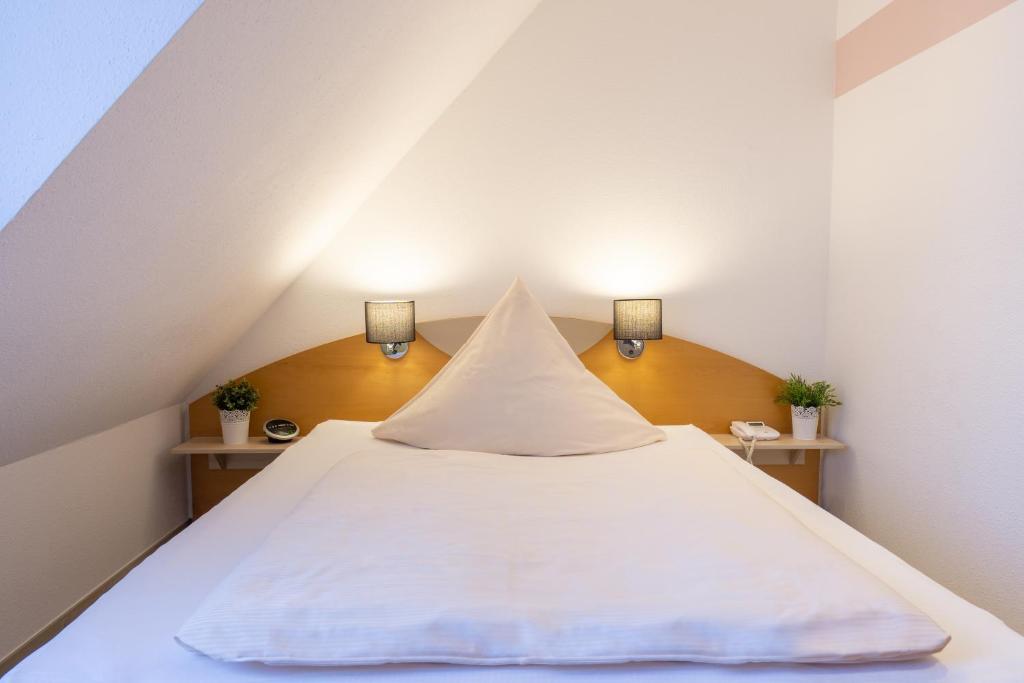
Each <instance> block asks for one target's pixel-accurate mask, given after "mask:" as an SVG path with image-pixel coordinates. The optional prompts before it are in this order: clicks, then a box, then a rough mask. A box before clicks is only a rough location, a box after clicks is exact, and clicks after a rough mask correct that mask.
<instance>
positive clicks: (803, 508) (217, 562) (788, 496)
mask: <svg viewBox="0 0 1024 683" xmlns="http://www.w3.org/2000/svg"><path fill="white" fill-rule="evenodd" d="M373 426H374V425H373V423H366V422H347V421H329V422H325V423H324V424H322V425H321V426H319V427H317V428H316V430H315V431H314V432H313V433H312V434H311V436H310V438H309V439H307V440H305V441H303V442H301V443H299V444H297V445H296V446H294V447H292V448H290V449H288V450H287V451H285V453H284V454H283V455H282V456H281V457H280V458H278V459H277V460H275V461H274V462H273V463H272V464H271V465H270V466H269V467H267V468H266V469H264V470H263V471H262V472H260V473H259V474H258V475H256V476H255V477H253V478H252V479H251V480H249V482H248V483H247V484H245V485H244V486H243V487H241V488H240V489H238V490H237V491H236V492H234V493H233V494H232V495H231V496H230V497H229V498H228V499H227V500H225V501H224V502H223V503H221V504H220V505H218V506H217V507H215V508H214V509H213V510H212V511H210V512H209V513H208V514H206V515H204V516H203V517H202V518H200V519H199V520H197V521H196V522H195V523H194V524H192V525H191V526H190V527H188V528H187V529H186V530H185V531H183V532H182V533H181V534H179V535H178V536H177V537H175V538H174V539H172V540H171V541H170V542H168V543H167V544H166V545H164V546H163V547H162V548H160V549H159V550H158V551H157V552H156V553H154V554H153V555H152V556H151V557H149V558H148V559H147V560H146V561H144V562H143V563H142V564H141V565H139V566H138V567H137V568H136V569H134V570H133V571H132V572H131V573H130V574H129V575H128V576H126V577H125V578H124V579H123V580H122V581H121V582H120V583H118V584H117V585H116V586H114V588H112V589H111V590H110V591H109V592H108V593H106V594H105V595H104V596H102V597H101V598H100V599H99V601H97V603H96V604H95V605H93V606H92V607H91V608H90V609H89V610H88V611H86V612H85V614H83V615H82V616H81V617H80V618H79V619H77V620H76V621H75V622H74V623H72V624H71V625H70V626H68V627H67V628H66V629H65V630H64V631H63V632H61V633H60V634H59V635H58V636H57V637H56V638H55V639H54V640H52V641H51V642H50V643H48V644H47V645H46V646H44V647H43V648H42V649H40V650H38V651H37V652H36V653H34V654H33V655H31V656H30V657H29V658H27V659H26V660H25V661H23V662H22V663H20V664H19V665H18V666H17V667H16V668H15V669H13V670H12V671H11V672H10V673H9V674H8V675H7V676H6V677H5V678H4V682H5V683H26V682H38V681H51V682H52V681H69V682H70V681H75V682H81V681H148V682H152V683H169V682H171V681H227V682H231V681H238V682H243V681H293V680H294V681H298V680H366V679H368V678H370V679H371V680H379V681H394V682H396V683H402V682H414V681H415V682H419V681H430V680H433V681H502V682H505V681H509V682H511V681H541V680H544V681H552V680H581V678H582V679H586V680H607V681H618V680H622V681H625V680H630V681H635V680H644V681H670V680H671V681H686V680H693V681H726V680H751V679H753V680H758V681H793V680H807V681H825V680H839V679H841V680H844V681H850V682H855V681H901V682H903V681H911V682H912V681H934V680H943V681H972V682H973V681H1008V682H1009V681H1020V680H1024V638H1021V637H1020V636H1019V635H1017V634H1016V633H1014V632H1013V631H1012V630H1010V629H1009V628H1008V627H1006V626H1005V625H1004V624H1003V623H1002V622H1000V621H999V620H998V619H996V618H995V617H993V616H992V615H991V614H988V613H987V612H985V611H983V610H981V609H979V608H977V607H974V606H973V605H971V604H970V603H968V602H966V601H965V600H963V599H961V598H959V597H958V596H956V595H955V594H953V593H951V592H950V591H948V590H946V589H945V588H943V587H942V586H940V585H938V584H936V583H935V582H933V581H931V580H930V579H928V578H927V577H926V576H924V575H923V574H921V573H920V572H918V571H916V570H915V569H913V568H912V567H910V566H908V565H907V564H906V563H904V562H903V561H901V560H900V559H899V558H898V557H896V556H895V555H893V554H892V553H890V552H888V551H886V550H885V549H884V548H882V547H880V546H878V545H877V544H875V543H873V542H872V541H870V540H868V539H867V538H865V537H863V536H862V535H860V534H859V533H857V532H856V531H855V530H853V529H852V528H850V527H848V526H846V525H845V524H843V523H842V522H841V521H839V520H838V519H836V518H835V517H832V516H831V515H829V514H828V513H827V512H825V511H824V510H822V509H820V508H819V507H818V506H816V505H814V504H813V503H811V502H810V501H808V500H807V499H806V498H804V497H803V496H801V495H799V494H798V493H796V492H794V491H793V490H792V489H790V488H789V487H787V486H786V485H785V484H782V483H781V482H779V481H777V480H775V479H773V478H771V477H769V476H768V475H766V474H765V473H764V472H762V471H760V470H759V469H757V468H755V467H752V466H750V465H749V464H747V463H746V462H745V461H744V460H743V459H741V458H738V457H737V456H736V455H735V454H733V453H731V452H730V451H728V450H726V449H725V448H723V447H721V446H718V445H717V444H713V443H711V444H709V447H711V448H715V449H718V450H717V454H718V457H721V458H723V459H724V461H725V462H727V463H729V467H731V468H734V470H735V472H736V473H737V475H738V476H742V477H744V478H745V479H746V480H748V481H750V482H751V483H752V484H753V485H755V486H756V487H757V488H758V489H759V490H760V491H763V493H764V494H765V495H766V496H769V497H770V498H771V499H772V500H773V501H774V502H775V503H777V504H778V505H780V506H782V507H783V508H785V509H786V510H787V511H788V512H789V513H791V514H792V515H793V516H794V517H796V519H798V520H799V521H800V522H801V523H802V524H804V525H806V527H807V528H808V529H810V530H811V531H813V532H814V533H816V534H818V535H819V536H821V537H822V538H824V539H825V540H827V541H828V542H829V543H831V544H832V545H834V546H835V547H836V548H838V549H839V550H840V551H842V552H843V553H845V554H846V555H847V556H848V557H850V558H851V559H853V560H854V561H855V562H857V563H858V564H860V565H861V566H862V567H864V568H866V569H867V570H868V571H870V572H871V573H872V574H874V575H875V576H877V577H879V578H880V579H882V580H883V581H884V582H885V583H887V584H888V585H889V586H891V587H892V588H894V589H895V590H896V591H898V592H899V593H900V594H901V595H903V596H904V597H905V598H906V599H907V600H909V601H910V602H911V603H913V604H914V605H916V606H917V607H919V608H920V609H921V610H923V611H924V612H926V613H927V614H928V615H929V616H931V617H932V618H933V619H934V620H935V621H936V622H937V623H938V624H939V625H940V626H942V627H943V628H944V629H946V630H947V631H948V632H949V633H950V634H951V635H952V641H951V642H950V644H949V645H948V646H947V647H946V648H945V649H944V650H942V651H941V652H940V653H938V654H937V655H935V656H932V657H928V658H925V659H921V660H916V661H909V662H891V663H878V664H852V665H851V664H845V665H778V664H767V665H743V666H716V665H703V664H690V663H634V664H620V665H601V666H557V667H545V666H499V667H473V666H459V665H442V664H421V665H388V666H378V667H347V668H338V667H332V668H318V667H288V666H266V665H263V664H255V663H253V664H239V663H223V662H217V661H214V660H212V659H210V658H207V657H204V656H201V655H197V654H194V653H190V652H188V651H186V650H185V649H184V648H182V647H181V646H179V645H178V644H177V643H176V642H175V641H174V639H173V635H174V634H175V633H176V632H177V631H178V630H179V628H180V627H181V626H182V624H183V623H184V622H185V621H186V620H187V619H188V618H189V616H190V615H191V614H192V613H193V611H194V610H195V609H196V608H197V606H198V605H199V604H200V603H201V601H202V600H203V599H204V598H205V597H206V596H207V595H208V594H209V593H210V592H211V591H212V590H213V589H214V587H215V586H216V585H217V584H218V583H219V582H220V580H221V579H222V577H223V576H225V575H226V574H227V573H228V572H230V571H231V569H232V568H233V567H234V566H235V565H237V564H238V563H239V561H241V560H242V559H243V558H244V557H245V556H247V555H249V554H250V553H252V552H253V551H254V550H255V549H256V548H258V547H259V546H260V544H261V543H262V542H263V541H264V539H265V538H266V536H267V535H268V533H270V532H271V530H272V529H274V527H275V526H276V525H277V524H278V523H279V522H280V521H281V520H282V519H284V518H285V517H286V516H287V515H288V514H289V513H290V512H291V511H292V509H293V508H294V507H295V506H296V505H297V504H298V503H299V502H300V500H301V499H302V498H303V496H304V495H305V494H306V493H307V491H309V489H310V488H311V487H313V486H314V485H315V484H316V483H317V482H318V481H319V480H320V479H321V478H322V477H323V476H324V475H325V474H326V473H327V472H328V471H329V470H330V469H331V468H332V467H333V466H335V465H336V464H337V463H338V462H339V461H340V460H342V459H344V458H346V457H349V456H351V455H352V454H354V453H358V452H361V451H365V450H367V449H379V448H382V447H383V448H389V449H394V450H395V451H408V450H409V449H410V448H409V447H408V446H403V445H399V444H382V442H380V441H379V440H376V439H374V438H373V437H372V436H371V434H370V429H371V428H372V427H373ZM665 430H666V432H667V434H668V437H669V442H671V441H672V439H673V437H679V436H680V435H682V434H686V433H688V432H692V431H694V430H696V428H694V427H689V426H680V427H671V426H670V427H665ZM318 442H319V443H320V445H319V446H318ZM325 443H326V444H329V446H330V447H327V448H324V447H323V445H324V444H325ZM371 677H372V678H371Z"/></svg>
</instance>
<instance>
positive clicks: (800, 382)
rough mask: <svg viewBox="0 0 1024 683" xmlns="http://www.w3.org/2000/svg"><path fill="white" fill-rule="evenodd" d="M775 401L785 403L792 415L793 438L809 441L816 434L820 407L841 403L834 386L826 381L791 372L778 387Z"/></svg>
mask: <svg viewBox="0 0 1024 683" xmlns="http://www.w3.org/2000/svg"><path fill="white" fill-rule="evenodd" d="M775 402H776V403H787V404H789V406H790V413H791V414H792V416H793V438H794V439H802V440H805V441H810V440H813V439H816V438H817V436H818V417H819V416H820V414H821V411H822V409H824V408H831V407H833V406H838V405H842V404H841V403H840V402H839V397H838V396H837V395H836V390H835V388H834V387H833V386H832V385H831V384H829V383H828V382H808V381H807V380H805V379H804V378H803V377H801V376H800V375H795V374H792V375H790V376H789V379H787V380H786V381H785V382H784V383H783V384H782V386H781V387H780V388H779V395H778V396H776V397H775Z"/></svg>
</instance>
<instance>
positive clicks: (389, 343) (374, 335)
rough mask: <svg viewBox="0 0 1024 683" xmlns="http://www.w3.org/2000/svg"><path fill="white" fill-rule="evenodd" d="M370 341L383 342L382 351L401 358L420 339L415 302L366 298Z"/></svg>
mask: <svg viewBox="0 0 1024 683" xmlns="http://www.w3.org/2000/svg"><path fill="white" fill-rule="evenodd" d="M363 306H364V309H365V311H366V343H368V344H380V350H381V353H383V354H384V355H385V356H387V357H388V358H390V359H391V360H398V359H399V358H401V357H402V356H404V355H405V354H407V353H409V342H414V341H416V302H415V301H364V302H363Z"/></svg>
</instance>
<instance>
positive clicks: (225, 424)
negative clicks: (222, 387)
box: [220, 410, 249, 445]
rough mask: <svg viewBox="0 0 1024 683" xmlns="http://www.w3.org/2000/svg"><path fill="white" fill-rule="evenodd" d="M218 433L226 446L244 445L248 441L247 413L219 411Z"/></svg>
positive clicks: (245, 411)
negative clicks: (219, 432)
mask: <svg viewBox="0 0 1024 683" xmlns="http://www.w3.org/2000/svg"><path fill="white" fill-rule="evenodd" d="M220 431H221V434H222V435H223V437H224V443H226V444H232V445H238V444H240V443H246V442H247V441H248V440H249V411H248V410H222V411H220Z"/></svg>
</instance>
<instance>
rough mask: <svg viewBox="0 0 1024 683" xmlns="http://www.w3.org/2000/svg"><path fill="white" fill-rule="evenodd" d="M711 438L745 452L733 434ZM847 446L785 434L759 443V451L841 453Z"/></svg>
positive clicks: (828, 440) (730, 447)
mask: <svg viewBox="0 0 1024 683" xmlns="http://www.w3.org/2000/svg"><path fill="white" fill-rule="evenodd" d="M711 437H712V438H713V439H714V440H715V441H717V442H718V443H720V444H722V445H723V446H725V447H726V448H728V449H729V450H731V451H739V452H741V453H742V452H743V444H741V443H740V440H739V439H737V438H736V437H735V436H733V435H732V434H712V435H711ZM844 448H846V444H844V443H843V442H841V441H836V440H835V439H829V438H828V437H819V438H817V439H813V440H805V439H794V438H793V435H792V434H783V435H782V436H780V437H779V438H778V439H775V440H773V441H758V442H757V450H759V451H841V450H843V449H844Z"/></svg>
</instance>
